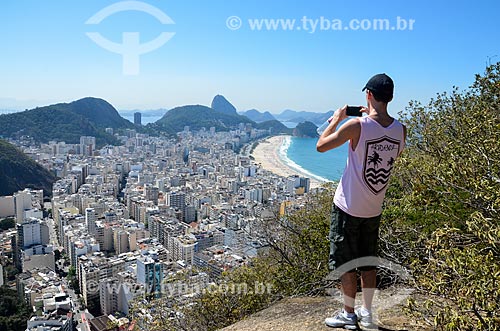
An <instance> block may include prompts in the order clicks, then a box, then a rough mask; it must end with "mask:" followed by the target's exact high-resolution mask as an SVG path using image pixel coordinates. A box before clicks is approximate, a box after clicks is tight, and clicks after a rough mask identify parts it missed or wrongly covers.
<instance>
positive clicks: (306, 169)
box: [280, 137, 349, 181]
mask: <svg viewBox="0 0 500 331" xmlns="http://www.w3.org/2000/svg"><path fill="white" fill-rule="evenodd" d="M317 141H318V139H316V138H298V137H288V138H287V139H286V140H285V141H284V143H283V145H282V146H281V148H280V156H281V158H282V159H283V161H284V162H286V163H287V164H288V165H289V166H291V167H292V168H295V169H297V170H299V171H301V172H303V173H306V174H309V175H310V177H312V178H315V179H318V180H320V181H338V180H339V179H340V177H342V173H343V172H344V168H345V165H346V160H347V152H348V148H349V144H348V143H345V144H344V145H342V146H340V147H338V148H336V149H333V150H330V151H328V152H325V153H319V152H318V151H316V142H317Z"/></svg>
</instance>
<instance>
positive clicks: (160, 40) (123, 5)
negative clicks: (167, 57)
mask: <svg viewBox="0 0 500 331" xmlns="http://www.w3.org/2000/svg"><path fill="white" fill-rule="evenodd" d="M123 11H141V12H145V13H147V14H149V15H151V16H153V17H155V18H156V19H157V20H158V21H159V22H160V23H161V24H175V22H174V21H173V20H172V19H171V18H170V17H169V16H168V15H167V14H165V13H164V12H162V11H161V10H160V9H158V8H156V7H154V6H152V5H150V4H147V3H144V2H141V1H121V2H117V3H115V4H112V5H110V6H108V7H106V8H103V9H101V10H100V11H99V12H97V13H96V14H94V16H92V17H91V18H89V19H88V20H87V22H85V24H94V25H96V24H99V23H101V22H102V21H103V20H104V19H105V18H107V17H109V16H111V15H114V14H116V13H120V12H123ZM86 35H87V36H88V37H89V38H90V39H92V40H93V41H94V42H95V43H96V44H97V45H99V46H101V47H102V48H104V49H105V50H108V51H110V52H113V53H118V54H121V55H122V57H123V74H124V75H138V74H139V56H140V55H141V54H145V53H149V52H152V51H154V50H156V49H158V48H160V47H162V46H163V45H164V44H165V43H166V42H167V41H169V40H170V38H172V37H173V36H174V35H175V32H162V33H160V35H159V36H158V37H156V38H155V39H153V40H151V41H149V42H146V43H144V44H141V43H140V42H139V40H140V38H139V37H140V33H139V32H123V33H122V43H121V44H118V43H115V42H112V41H110V40H108V39H106V38H104V37H103V36H102V35H101V34H100V33H99V32H87V33H86Z"/></svg>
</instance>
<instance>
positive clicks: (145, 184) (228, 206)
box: [0, 117, 310, 330]
mask: <svg viewBox="0 0 500 331" xmlns="http://www.w3.org/2000/svg"><path fill="white" fill-rule="evenodd" d="M137 119H139V120H140V117H139V118H138V117H136V120H137ZM109 131H110V132H111V130H109ZM268 134H269V132H268V131H267V130H255V129H252V128H251V127H250V126H248V125H241V128H240V129H238V130H234V131H229V132H216V130H215V128H210V129H209V130H201V131H199V132H192V131H190V130H189V128H185V129H184V131H182V132H181V133H179V134H178V138H177V139H166V138H156V137H150V136H148V135H144V134H139V133H136V132H135V131H134V130H125V131H124V132H123V133H121V134H118V133H115V137H116V138H117V139H118V140H120V141H121V142H122V145H121V146H104V147H102V146H101V147H100V148H98V147H97V145H96V140H95V138H94V137H81V139H80V144H78V145H73V146H72V145H69V144H65V143H61V142H50V143H48V144H42V145H41V146H39V147H38V150H37V153H36V154H37V161H38V162H40V163H41V164H43V165H45V166H46V167H47V168H48V169H50V170H51V171H53V172H54V173H55V174H57V175H58V176H59V178H60V179H59V180H58V181H57V182H56V183H55V184H54V187H53V196H52V198H51V201H50V203H47V202H46V203H45V204H46V205H45V210H49V209H50V214H47V213H46V214H45V215H44V214H43V210H44V205H43V204H44V202H43V196H42V193H41V192H40V191H33V190H24V191H20V192H17V193H16V194H14V195H13V196H12V197H0V215H5V216H8V215H11V216H13V217H15V220H16V224H17V225H16V231H15V232H14V233H13V237H12V243H13V248H12V249H13V253H14V254H13V255H14V261H15V262H16V266H17V267H18V268H19V270H20V271H21V272H22V273H21V274H19V275H18V281H17V283H18V292H19V295H20V297H23V298H25V300H26V302H27V303H28V304H29V305H30V306H31V307H33V309H35V310H40V312H41V315H40V316H37V318H35V319H32V320H30V321H29V322H28V329H30V328H31V329H35V328H37V327H38V328H40V325H41V321H42V320H43V321H48V320H47V318H48V319H49V320H50V322H46V325H54V326H55V327H56V328H59V329H60V330H66V328H67V326H66V325H67V323H68V320H73V318H74V316H73V315H71V314H77V312H76V311H75V310H78V309H79V308H81V309H82V311H84V310H85V308H87V310H85V312H84V313H83V315H82V316H79V315H77V317H79V318H77V322H78V323H81V324H82V323H83V324H88V327H93V328H96V327H97V326H98V325H99V323H101V322H102V321H101V320H104V319H106V318H114V317H113V315H115V316H122V317H126V316H127V314H128V313H129V310H130V309H131V306H130V305H131V304H132V303H133V302H134V299H136V300H137V299H141V300H143V299H146V300H149V299H153V298H159V297H168V296H171V295H173V293H175V295H177V296H179V295H180V296H182V295H184V294H185V293H182V292H183V291H182V289H179V288H177V289H173V288H172V287H168V286H167V285H168V284H169V282H170V281H171V280H172V279H178V277H177V276H176V275H179V274H183V275H187V276H185V277H186V279H188V280H189V281H190V282H195V283H196V284H200V286H205V285H206V284H208V283H209V282H216V281H217V278H218V277H220V275H221V273H222V272H223V271H226V270H230V269H232V268H236V267H238V266H241V265H244V264H246V263H248V262H249V261H250V260H251V259H252V258H253V257H254V256H256V255H257V254H258V251H259V250H260V249H264V248H265V243H264V242H263V241H262V238H261V237H260V232H259V223H260V222H259V221H260V220H262V219H265V218H272V217H275V215H279V213H281V214H282V215H283V214H285V213H286V210H287V209H289V208H293V207H294V206H296V205H300V204H301V199H302V196H303V195H304V194H305V193H307V192H309V190H310V187H309V186H310V182H309V179H308V178H301V177H298V176H292V177H289V178H283V177H280V176H277V175H274V174H272V173H270V172H268V171H266V170H264V169H262V168H261V167H260V166H259V164H255V162H253V160H252V158H251V157H250V156H249V155H247V154H246V153H245V150H246V149H245V148H243V149H242V147H243V146H244V145H245V144H248V143H249V142H250V141H255V140H256V139H259V138H261V137H265V136H267V135H268ZM33 149H34V147H31V150H33ZM240 149H241V150H242V151H241V152H240V153H237V152H236V151H240ZM56 251H57V252H58V254H59V255H61V254H60V253H62V256H63V259H62V260H60V261H56V260H55V252H56ZM64 263H65V264H66V265H65V266H63V264H64ZM56 264H57V267H56ZM60 267H62V268H63V269H64V268H65V270H66V271H67V272H69V274H70V278H71V277H72V278H71V281H67V280H66V279H62V278H60V276H59V275H58V274H57V273H55V271H56V270H59V269H60ZM69 282H71V284H69ZM203 284H204V285H203ZM70 285H71V286H70ZM71 287H74V288H73V289H71ZM73 290H75V292H77V293H79V294H75V293H74V292H72V291H73ZM71 293H72V295H70V294H71ZM77 307H79V308H77ZM89 311H90V312H91V313H93V314H95V315H96V316H100V315H102V316H103V317H102V316H101V317H99V318H100V319H101V320H95V321H94V322H92V321H93V320H92V318H90V315H86V314H88V312H89ZM51 312H56V313H54V314H52V315H50V316H51V317H50V318H49V317H44V315H43V314H50V313H51ZM42 313H43V314H42ZM80 314H81V313H80ZM117 314H118V315H117ZM120 314H121V315H120ZM47 316H48V315H47ZM109 316H111V317H109ZM43 318H45V319H43ZM99 321H101V322H99ZM123 322H124V320H121V322H120V323H123ZM51 323H52V324H51ZM89 323H90V324H89ZM92 323H94V324H92ZM37 330H39V329H37ZM43 330H45V329H43ZM47 330H48V329H47ZM68 330H70V329H68Z"/></svg>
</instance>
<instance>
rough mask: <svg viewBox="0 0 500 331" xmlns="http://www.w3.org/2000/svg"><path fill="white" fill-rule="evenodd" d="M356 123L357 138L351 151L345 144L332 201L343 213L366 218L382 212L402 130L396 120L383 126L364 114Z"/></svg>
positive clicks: (401, 146)
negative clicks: (358, 128)
mask: <svg viewBox="0 0 500 331" xmlns="http://www.w3.org/2000/svg"><path fill="white" fill-rule="evenodd" d="M359 122H360V123H361V132H360V135H359V141H358V144H357V146H356V149H355V150H354V151H353V150H352V147H351V142H350V143H349V154H348V158H347V165H346V167H345V170H344V174H343V175H342V178H341V180H340V182H339V185H338V186H337V190H336V191H335V197H334V199H333V201H334V203H335V204H336V205H337V206H338V207H339V208H340V209H342V210H343V211H344V212H346V213H347V214H349V215H351V216H355V217H366V218H367V217H374V216H378V215H380V214H381V213H382V202H383V200H384V196H385V191H386V190H387V184H388V183H389V177H390V175H391V170H392V167H393V166H394V161H395V160H396V158H397V157H398V156H399V155H400V154H401V152H402V151H403V148H404V131H403V125H402V124H401V123H400V122H398V121H397V120H396V119H394V121H393V122H392V123H391V125H389V126H388V127H386V128H384V127H383V126H382V125H380V124H379V123H378V122H377V121H375V120H374V119H372V118H370V117H368V116H365V117H362V118H360V119H359Z"/></svg>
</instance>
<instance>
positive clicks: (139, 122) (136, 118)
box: [134, 112, 142, 125]
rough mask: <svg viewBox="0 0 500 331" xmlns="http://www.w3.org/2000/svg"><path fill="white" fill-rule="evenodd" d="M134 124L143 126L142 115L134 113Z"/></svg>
mask: <svg viewBox="0 0 500 331" xmlns="http://www.w3.org/2000/svg"><path fill="white" fill-rule="evenodd" d="M134 124H135V125H142V114H141V113H139V112H135V113H134Z"/></svg>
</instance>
